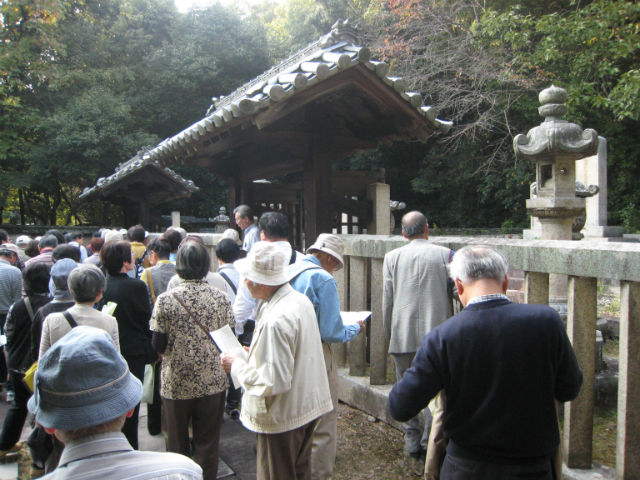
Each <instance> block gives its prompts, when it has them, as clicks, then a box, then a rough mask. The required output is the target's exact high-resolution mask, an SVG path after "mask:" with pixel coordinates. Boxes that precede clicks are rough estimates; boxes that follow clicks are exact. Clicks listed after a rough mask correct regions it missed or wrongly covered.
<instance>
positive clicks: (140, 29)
mask: <svg viewBox="0 0 640 480" xmlns="http://www.w3.org/2000/svg"><path fill="white" fill-rule="evenodd" d="M0 8H2V10H1V11H2V13H3V18H4V20H5V23H4V24H3V31H2V35H3V39H4V43H5V47H6V48H5V49H4V50H3V52H2V56H1V57H0V67H2V70H0V75H3V76H2V78H1V80H2V81H0V92H1V93H2V105H4V107H3V108H2V111H0V122H1V125H2V127H3V128H2V129H1V130H0V131H1V132H2V133H0V136H1V138H0V140H2V144H1V145H0V167H2V169H3V171H4V172H5V173H6V175H4V176H3V177H2V178H1V180H0V187H5V189H3V190H2V191H3V192H6V193H5V194H4V196H2V195H0V210H1V208H2V206H3V205H4V204H3V203H2V202H3V198H7V197H10V198H11V199H12V202H13V205H15V204H16V202H15V199H16V198H18V199H20V201H19V202H17V203H18V205H19V208H20V209H21V213H22V217H23V218H24V220H25V221H28V222H31V221H36V222H41V223H56V222H61V223H68V222H83V221H86V222H92V223H100V224H107V223H111V222H112V221H117V220H121V218H122V217H121V212H120V211H119V208H117V207H116V208H114V207H113V206H110V207H109V206H105V205H104V204H102V203H101V202H93V204H92V205H87V204H86V203H82V202H79V201H78V199H77V196H78V194H79V193H80V192H81V191H82V189H83V188H84V187H86V186H90V185H93V184H94V183H95V181H96V179H97V178H98V177H103V176H106V175H109V174H111V173H113V169H114V167H115V166H116V165H117V164H118V163H120V162H123V161H126V160H127V159H129V158H131V157H132V156H133V155H135V153H136V152H137V151H138V150H139V149H140V148H142V147H144V146H146V145H155V144H156V143H157V142H158V141H159V140H161V139H162V138H164V137H166V136H169V135H173V134H174V133H176V131H179V130H180V129H182V128H184V127H186V126H188V125H189V124H191V123H192V122H194V121H196V120H198V119H200V118H202V115H203V114H204V113H205V111H206V109H207V107H208V106H209V105H210V103H211V96H212V95H220V94H226V93H228V92H229V91H231V90H233V88H235V87H236V86H238V85H239V84H241V83H243V82H244V81H246V80H248V79H250V78H252V77H253V76H254V75H256V74H258V73H260V72H262V71H263V70H264V69H265V68H266V67H267V66H268V56H267V50H266V48H265V47H264V45H265V43H266V42H265V41H264V36H265V33H264V29H263V27H262V26H261V25H259V24H258V23H257V22H255V21H252V20H249V19H243V18H241V17H240V16H239V14H238V13H237V12H235V11H234V10H231V9H227V8H223V7H221V6H219V5H216V6H213V7H211V8H210V9H204V10H198V11H193V12H189V13H188V14H184V15H183V14H178V13H177V12H176V10H175V6H174V3H173V0H110V1H108V2H103V1H99V0H84V1H64V0H57V1H56V0H49V1H46V2H45V1H37V0H36V1H35V2H34V1H30V2H25V1H24V0H7V1H5V2H2V3H1V4H0ZM15 72H17V73H15ZM10 94H11V95H10ZM189 173H192V174H193V177H192V178H194V179H195V180H196V183H197V184H198V185H199V186H200V187H201V189H202V190H201V193H199V194H198V195H197V197H198V201H197V202H194V203H193V204H191V205H190V207H193V208H196V209H197V208H198V207H199V206H202V205H205V204H207V203H208V202H209V201H213V199H219V198H220V196H221V194H222V195H223V192H224V190H223V189H224V187H223V186H222V185H221V184H220V182H219V181H216V180H214V179H212V178H211V175H210V174H208V172H202V169H200V170H198V169H195V170H194V171H192V172H189ZM11 188H13V189H19V191H18V192H17V193H18V194H16V192H15V191H13V190H10V189H11ZM8 194H10V195H8ZM184 203H185V202H182V204H183V205H184ZM186 203H187V204H188V203H189V202H186ZM169 208H170V207H169Z"/></svg>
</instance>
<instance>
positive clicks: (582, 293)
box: [564, 276, 597, 468]
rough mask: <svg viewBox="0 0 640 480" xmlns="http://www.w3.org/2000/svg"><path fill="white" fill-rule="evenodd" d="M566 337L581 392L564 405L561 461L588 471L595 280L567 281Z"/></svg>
mask: <svg viewBox="0 0 640 480" xmlns="http://www.w3.org/2000/svg"><path fill="white" fill-rule="evenodd" d="M568 293H569V294H568V298H567V301H568V304H567V307H568V311H567V334H568V335H569V339H570V340H571V343H572V345H573V350H574V351H575V353H576V357H577V359H578V365H580V369H581V370H582V378H583V380H582V388H581V389H580V394H579V395H578V397H577V398H576V399H575V400H573V401H572V402H569V403H565V405H564V457H565V459H566V463H567V466H568V467H570V468H591V456H592V444H593V404H594V386H595V363H596V362H595V356H596V352H595V349H596V316H597V280H596V279H595V278H590V277H574V276H570V277H569V289H568Z"/></svg>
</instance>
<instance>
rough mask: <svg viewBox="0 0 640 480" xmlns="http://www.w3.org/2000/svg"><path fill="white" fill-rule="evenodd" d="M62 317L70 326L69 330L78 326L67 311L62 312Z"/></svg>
mask: <svg viewBox="0 0 640 480" xmlns="http://www.w3.org/2000/svg"><path fill="white" fill-rule="evenodd" d="M62 315H64V318H66V319H67V322H69V325H71V328H75V327H77V326H78V322H76V321H75V320H74V319H73V317H72V316H71V314H70V313H69V311H68V310H65V311H64V312H62Z"/></svg>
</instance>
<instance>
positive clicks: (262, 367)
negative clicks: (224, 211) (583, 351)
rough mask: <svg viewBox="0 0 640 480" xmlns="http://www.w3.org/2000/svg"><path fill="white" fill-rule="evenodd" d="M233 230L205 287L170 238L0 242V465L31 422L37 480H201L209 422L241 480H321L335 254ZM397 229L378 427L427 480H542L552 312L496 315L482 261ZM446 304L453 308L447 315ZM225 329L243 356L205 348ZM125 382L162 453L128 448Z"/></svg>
mask: <svg viewBox="0 0 640 480" xmlns="http://www.w3.org/2000/svg"><path fill="white" fill-rule="evenodd" d="M234 215H235V221H236V224H237V225H238V227H240V229H241V230H242V233H243V235H242V239H241V238H240V236H239V235H238V232H237V231H236V230H232V229H231V230H227V231H226V232H225V233H224V234H223V235H222V238H221V239H220V240H219V241H218V243H217V244H216V246H215V257H216V258H215V262H216V263H217V271H215V272H214V271H212V265H213V264H214V259H212V258H211V256H210V254H209V251H208V250H207V248H206V246H205V245H204V242H203V240H202V238H201V237H200V236H197V235H187V234H186V232H185V231H184V230H182V229H179V228H169V229H168V230H167V231H166V232H165V233H164V234H162V235H153V236H149V235H148V234H147V232H145V230H144V227H143V226H141V225H135V226H133V227H131V228H129V229H128V230H126V231H122V230H110V229H104V230H102V231H100V232H96V233H95V234H94V235H93V236H92V238H91V240H90V241H89V242H88V246H87V247H85V246H84V241H83V237H82V235H77V234H68V235H66V236H65V235H62V234H61V233H60V232H58V231H56V230H51V231H48V232H47V233H45V235H43V236H42V237H40V238H38V239H34V240H31V239H30V238H28V237H26V236H24V235H20V236H18V237H17V238H16V239H15V244H14V243H12V242H10V239H9V237H8V235H7V234H6V232H4V231H0V242H1V243H0V325H1V326H2V327H3V334H4V335H5V337H6V345H5V346H4V350H5V353H6V363H4V362H3V363H0V376H1V378H2V379H3V380H4V379H5V378H6V379H7V381H8V383H7V385H6V388H7V390H8V393H7V398H8V399H9V400H10V401H11V406H10V408H9V411H8V413H7V415H6V417H5V419H4V423H3V425H2V428H1V430H0V450H2V451H5V452H6V451H10V450H11V449H12V448H15V446H16V443H17V442H18V440H19V438H20V435H21V432H22V429H23V427H24V424H25V421H26V419H27V416H28V412H29V411H30V412H32V413H33V414H34V423H33V425H34V430H33V432H32V435H31V437H33V438H34V442H33V443H34V444H36V443H37V445H38V446H39V447H41V448H39V450H38V451H35V450H34V449H35V446H32V453H33V456H34V463H36V461H38V462H39V463H40V466H42V468H43V469H44V470H45V472H46V473H47V474H48V476H47V478H101V477H104V478H114V479H115V478H134V477H135V478H182V479H191V478H193V479H196V478H205V479H215V478H216V475H217V470H218V461H219V460H218V458H219V454H218V452H219V444H220V429H221V424H222V421H223V415H224V414H225V412H226V414H227V415H228V416H229V417H230V418H231V419H234V420H239V421H240V422H242V424H243V425H244V427H245V428H247V429H248V430H250V431H252V432H255V433H256V435H257V449H256V456H257V458H256V460H257V461H256V466H257V478H258V479H259V480H263V479H265V480H266V479H273V480H276V479H278V480H282V479H310V478H313V479H330V478H332V475H333V468H334V465H335V459H336V449H337V437H338V432H337V405H338V391H337V383H338V382H337V380H338V376H337V375H338V374H337V366H336V360H335V359H334V358H333V355H332V349H331V344H333V343H344V342H348V341H350V340H351V339H353V338H354V337H355V336H356V335H358V334H359V333H360V332H362V331H363V330H365V323H364V321H362V320H361V321H358V322H357V323H354V324H350V323H345V322H343V320H342V317H341V314H340V298H339V294H338V287H337V284H336V281H335V279H334V278H333V273H334V272H335V271H337V270H339V269H341V268H343V267H344V258H343V252H344V245H343V241H342V239H341V238H340V237H339V236H337V235H333V234H328V233H323V234H321V235H319V236H318V238H317V239H316V240H315V242H314V243H313V244H312V245H311V246H310V247H309V248H308V249H307V251H306V255H305V254H303V253H302V252H298V251H296V250H295V249H294V248H293V247H292V246H291V244H290V243H289V236H290V227H289V222H288V219H287V217H286V216H285V215H284V214H282V213H280V212H266V213H263V214H262V215H261V216H260V218H259V220H258V221H257V224H256V222H255V220H254V215H253V212H252V211H251V208H250V207H248V206H246V205H241V206H239V207H237V208H236V209H235V210H234ZM402 231H403V235H404V236H405V237H406V238H407V239H408V240H409V242H408V243H407V245H406V246H404V247H401V248H398V249H396V250H393V251H391V252H389V253H388V254H387V255H386V256H385V258H384V263H383V299H382V303H383V324H384V329H385V333H386V336H387V342H388V346H389V353H390V354H391V355H392V357H393V360H394V362H395V367H396V368H395V370H396V376H397V382H398V383H397V384H396V385H395V386H394V389H393V391H392V392H391V394H390V397H389V411H390V413H391V415H392V416H393V417H394V418H396V419H397V420H399V421H402V422H405V423H404V424H403V425H404V428H405V454H406V456H407V459H408V461H410V462H413V463H414V464H415V465H417V466H418V467H419V469H420V473H422V471H423V470H424V474H425V478H427V479H437V478H442V479H443V480H447V479H493V478H503V476H504V475H507V476H506V477H504V478H511V477H508V475H515V476H517V475H529V476H527V477H526V478H535V479H540V480H543V479H544V480H546V479H552V478H555V477H553V475H554V470H553V462H552V459H553V455H554V453H555V449H557V446H558V441H559V440H558V432H557V430H558V427H557V417H556V404H555V403H556V402H564V401H568V400H571V399H573V398H575V396H576V395H577V394H578V392H579V389H580V385H581V379H582V377H581V373H580V370H579V368H578V366H577V362H576V359H575V355H574V354H573V350H572V349H571V345H570V344H569V341H568V339H567V336H566V333H565V331H564V328H563V326H562V322H561V321H560V318H559V317H558V315H557V313H555V311H553V310H552V309H549V308H548V307H543V306H527V305H516V304H512V303H511V302H510V301H509V300H508V298H507V297H506V296H505V292H506V288H507V285H508V277H507V270H508V266H507V263H506V260H505V259H504V257H502V255H501V254H499V253H498V252H496V251H494V250H492V249H490V248H486V247H467V248H465V249H462V250H460V251H459V252H457V253H455V252H453V251H451V250H449V249H446V248H442V247H437V246H435V245H433V244H431V243H430V242H428V241H427V240H428V235H429V229H428V223H427V220H426V218H425V217H424V215H423V214H422V213H420V212H410V213H408V214H407V215H405V216H404V217H403V220H402ZM34 242H36V243H35V245H37V247H36V248H34ZM454 295H455V296H457V297H459V300H460V302H461V303H462V305H463V306H464V307H465V308H464V309H463V310H462V311H461V312H460V313H459V314H457V315H455V316H453V317H452V313H453V312H452V309H451V305H452V301H451V300H452V296H454ZM450 317H452V318H450ZM225 326H228V327H230V329H231V330H232V331H233V332H234V333H235V335H236V336H237V339H238V341H239V343H240V344H241V345H242V346H243V347H242V348H239V349H236V350H231V351H225V352H221V351H220V349H219V348H218V345H216V343H215V342H214V340H213V338H212V336H211V335H210V332H212V331H214V330H218V329H221V328H223V327H225ZM0 357H2V358H1V359H0V360H4V359H5V355H0ZM34 362H38V363H37V371H36V373H35V380H34V382H33V388H32V390H33V394H32V391H31V390H30V389H29V386H28V385H27V383H28V382H25V380H26V379H25V375H27V376H28V375H29V371H30V369H32V368H33V366H34ZM143 383H144V384H145V388H147V387H148V388H149V392H148V394H145V395H146V399H147V401H148V405H147V411H148V424H147V428H148V431H149V433H150V434H151V435H160V434H162V435H164V438H165V443H166V447H167V451H168V452H173V453H174V454H170V455H167V454H165V455H164V456H162V455H158V454H153V453H150V452H138V451H137V450H138V415H139V408H140V402H141V399H142V390H143V387H142V385H143ZM432 399H433V401H432ZM430 401H431V405H430V407H431V408H430V409H425V414H424V415H425V417H426V421H420V420H419V418H418V414H419V412H420V411H421V410H423V409H424V408H425V407H427V405H429V403H430ZM524 405H526V406H528V407H530V408H524V407H523V406H524ZM431 411H433V415H431ZM534 411H535V415H534V414H533V412H534ZM432 418H433V421H432ZM31 437H30V439H31ZM36 439H37V442H36ZM43 449H44V453H43ZM190 459H191V460H190ZM425 465H426V469H425ZM471 472H475V473H471ZM496 475H497V476H496Z"/></svg>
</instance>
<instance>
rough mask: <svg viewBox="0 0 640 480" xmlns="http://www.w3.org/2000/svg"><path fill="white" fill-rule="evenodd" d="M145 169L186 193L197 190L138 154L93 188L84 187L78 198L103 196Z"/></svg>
mask: <svg viewBox="0 0 640 480" xmlns="http://www.w3.org/2000/svg"><path fill="white" fill-rule="evenodd" d="M145 168H152V169H154V170H156V171H157V172H158V173H159V174H160V175H161V176H162V177H164V178H166V180H167V182H172V183H174V184H176V185H177V186H178V187H179V188H181V189H183V190H185V191H186V192H189V193H193V192H196V191H198V190H199V188H198V187H197V186H196V185H195V184H194V183H193V181H192V180H187V179H185V178H183V177H181V176H180V175H178V174H177V173H176V172H174V171H173V170H171V169H170V168H168V167H163V166H161V165H160V164H159V163H158V162H157V161H155V160H153V159H152V158H150V157H149V156H148V155H145V154H144V153H138V154H137V155H136V156H135V157H133V158H132V159H130V160H128V161H126V162H124V163H122V164H120V165H118V167H117V168H116V171H115V173H113V174H111V175H109V176H108V177H101V178H99V179H98V180H97V181H96V184H95V185H94V186H93V187H86V188H85V189H84V190H83V191H82V193H81V194H80V195H79V197H78V198H82V199H89V198H91V197H94V196H97V195H99V194H103V195H104V194H105V193H107V192H108V191H109V190H111V189H113V188H114V187H115V186H116V185H117V184H118V183H120V182H122V181H123V180H124V179H126V178H129V177H131V176H132V175H134V174H136V173H138V172H140V171H141V170H143V169H145Z"/></svg>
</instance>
